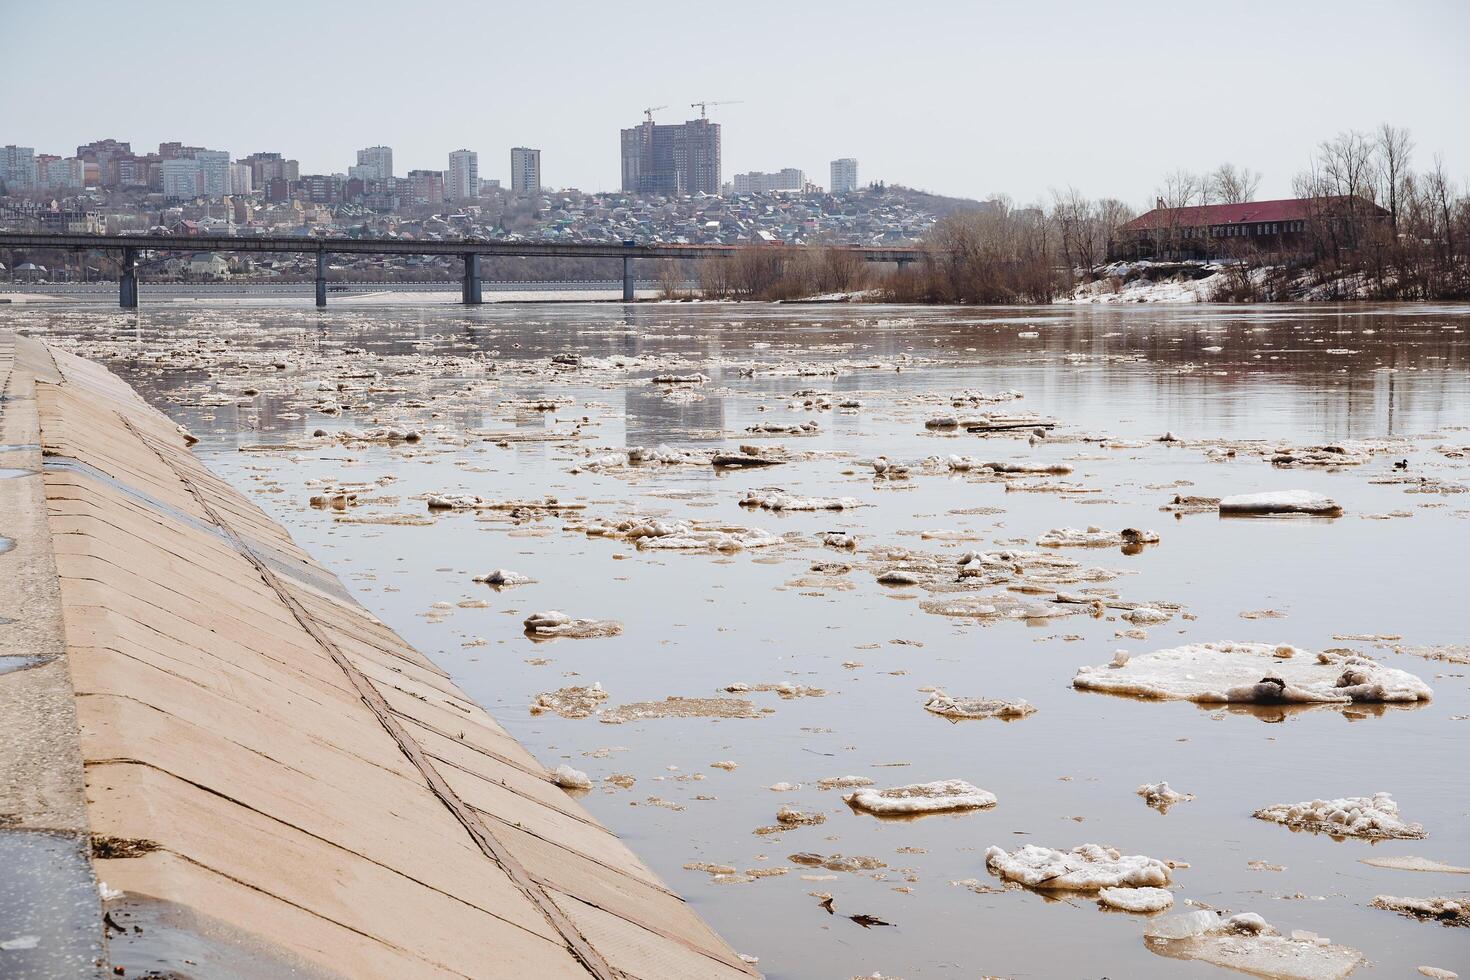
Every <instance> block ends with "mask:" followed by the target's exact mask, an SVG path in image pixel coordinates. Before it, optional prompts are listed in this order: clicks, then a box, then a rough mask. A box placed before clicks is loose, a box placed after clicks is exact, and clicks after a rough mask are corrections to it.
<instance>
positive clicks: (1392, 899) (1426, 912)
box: [1370, 895, 1470, 926]
mask: <svg viewBox="0 0 1470 980" xmlns="http://www.w3.org/2000/svg"><path fill="white" fill-rule="evenodd" d="M1370 904H1372V906H1373V907H1374V908H1375V909H1383V910H1385V911H1388V912H1397V913H1399V914H1400V915H1408V916H1412V917H1414V918H1416V919H1434V920H1436V921H1438V922H1440V923H1442V924H1444V925H1447V926H1470V901H1467V900H1465V899H1458V898H1443V897H1439V898H1406V897H1402V896H1398V895H1377V896H1375V897H1374V899H1373V901H1372V903H1370Z"/></svg>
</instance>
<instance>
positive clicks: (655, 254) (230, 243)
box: [0, 232, 923, 309]
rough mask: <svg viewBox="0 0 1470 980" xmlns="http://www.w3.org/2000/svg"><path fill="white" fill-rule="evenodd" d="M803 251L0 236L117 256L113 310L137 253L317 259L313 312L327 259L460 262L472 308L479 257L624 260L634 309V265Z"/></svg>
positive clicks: (124, 300)
mask: <svg viewBox="0 0 1470 980" xmlns="http://www.w3.org/2000/svg"><path fill="white" fill-rule="evenodd" d="M807 247H808V246H802V245H640V244H638V243H636V242H622V243H607V242H506V241H488V240H484V239H476V238H463V239H453V240H442V241H404V240H401V239H396V238H304V237H293V236H285V235H277V236H266V235H261V236H251V237H236V236H234V235H87V234H43V233H31V232H0V248H25V249H30V248H52V249H70V250H73V251H77V250H102V251H116V252H118V253H120V255H121V257H122V261H121V263H120V273H119V276H118V305H119V306H121V307H122V308H123V309H136V308H137V306H138V253H139V252H140V251H152V252H275V253H294V254H298V255H315V256H316V305H317V306H326V305H327V257H328V256H330V255H363V254H367V255H457V256H459V257H460V258H461V259H462V260H463V261H464V276H463V278H462V280H461V285H460V291H461V292H460V295H461V298H462V300H463V301H464V302H465V303H466V304H468V305H471V306H477V305H479V304H480V303H482V302H483V299H482V294H483V292H484V280H483V278H482V277H481V275H480V256H482V255H506V256H514V257H517V258H536V257H543V258H580V259H622V260H623V301H624V302H632V300H633V291H634V286H635V279H634V275H633V273H634V262H636V261H638V260H639V259H706V258H717V259H728V258H730V257H732V256H734V255H737V254H739V253H740V252H742V251H745V250H747V249H759V250H761V251H763V252H764V251H771V252H776V253H778V254H787V255H790V254H797V253H800V252H803V251H805V250H806V249H807ZM828 247H830V248H832V249H835V250H837V251H842V252H849V253H852V254H854V255H857V256H859V257H861V258H862V259H863V261H865V262H891V263H896V264H897V265H899V266H900V267H902V266H904V265H906V264H907V263H909V262H912V261H914V260H915V259H917V258H919V256H920V255H922V254H923V250H922V249H918V248H873V247H869V246H862V245H834V246H828Z"/></svg>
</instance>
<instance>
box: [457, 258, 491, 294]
mask: <svg viewBox="0 0 1470 980" xmlns="http://www.w3.org/2000/svg"><path fill="white" fill-rule="evenodd" d="M461 295H462V297H463V299H464V304H465V305H466V306H479V305H480V304H481V303H483V302H485V297H484V293H483V283H482V282H481V279H480V253H479V252H466V253H464V286H463V288H462V290H461Z"/></svg>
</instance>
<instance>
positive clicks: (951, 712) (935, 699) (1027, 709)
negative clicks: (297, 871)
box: [924, 691, 1036, 720]
mask: <svg viewBox="0 0 1470 980" xmlns="http://www.w3.org/2000/svg"><path fill="white" fill-rule="evenodd" d="M924 710H925V711H932V712H933V713H934V714H936V715H942V716H944V717H945V718H1005V719H1008V720H1009V719H1014V718H1025V717H1026V716H1027V715H1029V714H1031V713H1033V712H1034V711H1035V710H1036V708H1035V706H1034V705H1032V704H1031V702H1029V701H1027V700H1026V699H1024V698H1020V699H1017V700H1015V701H1003V700H999V699H996V698H954V697H950V696H949V695H948V694H945V693H944V692H943V691H935V692H934V693H932V694H931V695H929V700H928V701H925V702H924Z"/></svg>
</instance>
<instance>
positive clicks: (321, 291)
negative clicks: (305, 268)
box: [316, 251, 327, 308]
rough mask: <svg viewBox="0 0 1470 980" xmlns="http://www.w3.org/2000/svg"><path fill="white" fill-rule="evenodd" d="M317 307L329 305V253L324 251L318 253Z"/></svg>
mask: <svg viewBox="0 0 1470 980" xmlns="http://www.w3.org/2000/svg"><path fill="white" fill-rule="evenodd" d="M316 305H317V306H318V307H320V308H325V307H326V305H327V253H326V252H322V251H318V252H317V253H316Z"/></svg>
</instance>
